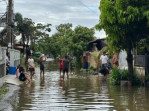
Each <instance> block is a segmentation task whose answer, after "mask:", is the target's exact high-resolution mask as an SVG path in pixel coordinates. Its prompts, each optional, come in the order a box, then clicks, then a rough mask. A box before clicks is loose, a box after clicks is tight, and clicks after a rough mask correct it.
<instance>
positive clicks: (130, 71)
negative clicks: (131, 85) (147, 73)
mask: <svg viewBox="0 0 149 111" xmlns="http://www.w3.org/2000/svg"><path fill="white" fill-rule="evenodd" d="M131 51H132V46H131V43H129V44H128V49H127V63H128V75H129V80H132V76H133V55H132V54H131Z"/></svg>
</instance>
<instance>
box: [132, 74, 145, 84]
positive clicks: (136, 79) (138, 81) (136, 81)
mask: <svg viewBox="0 0 149 111" xmlns="http://www.w3.org/2000/svg"><path fill="white" fill-rule="evenodd" d="M142 82H143V81H141V79H140V77H139V76H138V75H137V74H135V73H134V74H133V77H132V85H135V86H138V85H141V84H142Z"/></svg>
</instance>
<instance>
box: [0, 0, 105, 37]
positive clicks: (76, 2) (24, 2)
mask: <svg viewBox="0 0 149 111" xmlns="http://www.w3.org/2000/svg"><path fill="white" fill-rule="evenodd" d="M99 3H100V0H14V10H15V12H20V13H21V14H22V15H23V17H28V18H31V19H32V20H33V21H34V22H36V23H38V22H41V23H51V24H52V27H51V28H52V31H53V32H52V33H54V32H55V30H54V27H55V26H56V25H59V24H62V23H72V24H73V26H74V27H75V26H77V25H81V26H87V27H89V28H91V27H94V26H95V25H96V24H97V23H98V22H99V14H100V12H99V9H98V7H99ZM0 9H4V7H1V8H0ZM96 37H97V38H103V37H105V33H104V31H101V32H100V33H97V32H96Z"/></svg>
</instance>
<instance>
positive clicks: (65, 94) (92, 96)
mask: <svg viewBox="0 0 149 111" xmlns="http://www.w3.org/2000/svg"><path fill="white" fill-rule="evenodd" d="M53 67H54V68H55V69H54V68H53ZM56 67H58V65H57V64H54V63H48V64H47V69H48V70H46V73H45V77H41V78H40V75H39V68H37V69H36V75H35V76H34V78H33V82H32V83H31V84H30V85H26V84H24V85H22V86H21V88H20V89H19V90H18V91H17V93H16V94H15V99H14V103H13V104H12V106H13V111H83V110H90V111H148V110H149V105H148V103H149V88H145V87H120V86H111V85H109V83H108V80H106V79H105V78H99V77H97V76H83V75H82V76H78V75H72V74H71V75H70V79H69V80H67V79H65V80H64V81H63V80H60V77H59V72H58V70H57V68H56Z"/></svg>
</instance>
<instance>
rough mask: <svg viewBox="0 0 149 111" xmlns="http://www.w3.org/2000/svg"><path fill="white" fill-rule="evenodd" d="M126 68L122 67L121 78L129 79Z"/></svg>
mask: <svg viewBox="0 0 149 111" xmlns="http://www.w3.org/2000/svg"><path fill="white" fill-rule="evenodd" d="M128 76H129V75H128V70H126V69H124V70H123V71H122V73H121V80H129V78H128Z"/></svg>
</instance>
